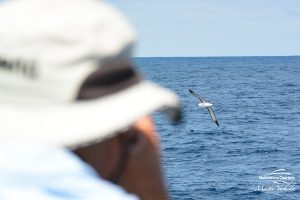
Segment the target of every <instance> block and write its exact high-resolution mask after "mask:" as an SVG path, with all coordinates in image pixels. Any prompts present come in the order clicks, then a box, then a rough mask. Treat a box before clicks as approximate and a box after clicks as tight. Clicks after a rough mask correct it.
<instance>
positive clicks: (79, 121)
mask: <svg viewBox="0 0 300 200" xmlns="http://www.w3.org/2000/svg"><path fill="white" fill-rule="evenodd" d="M178 106H179V101H178V99H177V97H176V95H175V94H174V93H173V92H171V91H169V90H168V89H165V88H162V87H160V86H158V85H156V84H154V83H151V82H148V81H143V82H140V83H138V84H136V85H134V86H131V87H130V88H127V89H125V90H122V91H121V92H118V93H115V94H112V95H109V96H106V97H102V98H99V99H94V100H86V101H77V102H75V101H74V103H69V104H67V103H65V104H63V105H61V104H59V105H55V106H53V105H52V106H39V105H36V106H35V105H32V106H26V107H25V108H16V107H15V106H14V107H12V106H9V105H7V104H6V105H5V106H4V105H0V120H1V126H0V138H1V140H2V141H3V140H6V139H8V140H21V141H23V140H25V141H30V142H39V143H47V144H53V145H60V146H68V147H75V146H80V145H86V144H89V143H92V142H99V141H102V140H104V139H106V138H108V137H112V136H114V134H116V133H118V132H119V131H121V130H122V129H126V128H127V127H129V126H130V125H132V124H133V123H134V122H135V121H136V120H138V119H139V118H141V117H143V116H145V115H148V114H151V113H152V112H154V111H157V110H159V109H162V108H165V107H178Z"/></svg>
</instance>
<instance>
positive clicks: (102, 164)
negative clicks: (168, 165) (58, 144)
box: [74, 117, 168, 200]
mask: <svg viewBox="0 0 300 200" xmlns="http://www.w3.org/2000/svg"><path fill="white" fill-rule="evenodd" d="M124 144H125V145H126V144H127V145H128V144H129V146H127V147H125V148H124ZM158 144H159V141H158V137H157V134H156V132H155V129H154V125H153V122H152V120H151V118H150V117H144V118H142V119H140V120H138V121H137V122H136V123H135V124H134V125H133V126H132V127H131V128H130V129H129V130H128V131H126V132H125V133H121V134H118V135H117V136H115V137H113V138H110V139H107V140H105V141H103V142H100V143H97V144H93V145H90V146H87V147H83V148H79V149H76V150H75V151H74V152H75V153H76V154H77V155H78V156H79V157H80V158H82V159H83V160H84V161H85V162H87V163H89V164H90V165H91V166H92V167H94V169H95V170H96V171H97V172H98V173H99V174H100V176H101V177H103V178H105V179H110V178H111V176H112V175H114V174H115V173H116V169H117V167H118V166H120V162H119V161H120V160H119V159H120V157H122V156H124V155H122V153H121V152H124V149H127V158H126V162H122V164H121V165H122V167H121V168H122V170H117V171H118V172H120V173H119V176H118V179H117V181H116V183H117V184H119V185H120V186H121V187H123V188H124V189H125V190H126V191H127V192H129V193H134V194H136V195H137V196H138V197H139V198H140V199H142V200H154V199H155V200H167V199H168V195H167V192H166V188H165V185H164V180H163V177H162V170H161V163H160V151H159V146H158Z"/></svg>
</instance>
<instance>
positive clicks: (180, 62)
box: [135, 57, 300, 200]
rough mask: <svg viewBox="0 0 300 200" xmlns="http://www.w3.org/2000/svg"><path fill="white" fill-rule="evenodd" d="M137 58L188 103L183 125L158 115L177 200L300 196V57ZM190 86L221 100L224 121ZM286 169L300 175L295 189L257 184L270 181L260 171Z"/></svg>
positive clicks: (171, 186) (147, 71)
mask: <svg viewBox="0 0 300 200" xmlns="http://www.w3.org/2000/svg"><path fill="white" fill-rule="evenodd" d="M135 63H136V65H137V66H138V67H139V68H140V69H141V70H142V71H143V72H144V75H145V76H146V78H148V79H151V80H154V81H156V82H158V83H160V84H162V85H164V86H166V87H169V88H171V89H173V90H174V91H176V92H177V94H178V95H179V96H180V98H181V100H182V103H183V110H184V120H183V122H182V123H181V124H178V125H174V126H172V125H170V123H169V122H168V120H167V119H166V118H165V117H164V116H163V115H155V116H154V117H155V121H156V125H157V130H158V132H159V133H160V136H161V142H162V144H161V145H162V154H163V166H164V170H165V174H166V179H167V180H166V181H167V183H168V187H169V192H170V195H171V197H172V199H174V200H192V199H193V200H194V199H195V200H198V199H219V200H223V199H237V200H240V199H278V200H279V199H280V200H281V199H295V200H296V199H297V200H298V199H300V57H215V58H214V57H212V58H136V59H135ZM189 88H190V89H192V90H194V91H195V92H197V93H199V94H200V95H202V96H204V97H205V98H206V100H208V101H210V102H212V103H214V110H215V113H216V115H217V117H218V120H219V122H220V127H217V126H216V124H214V123H213V122H212V121H211V119H210V116H209V115H208V113H207V111H206V110H204V109H201V108H199V107H198V105H197V103H198V102H197V99H195V98H194V97H193V96H191V95H190V93H189V91H188V89H189ZM153 95H155V94H153ZM281 168H283V169H286V170H288V171H289V172H290V173H291V174H292V175H293V176H294V177H295V185H294V187H295V190H293V191H290V192H287V191H278V190H276V191H275V190H274V191H269V192H265V191H259V190H258V189H257V188H258V185H262V184H269V182H268V183H264V182H263V180H260V179H259V178H258V177H259V176H262V175H264V174H267V173H270V172H272V171H274V170H276V169H281Z"/></svg>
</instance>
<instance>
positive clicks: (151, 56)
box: [132, 55, 300, 58]
mask: <svg viewBox="0 0 300 200" xmlns="http://www.w3.org/2000/svg"><path fill="white" fill-rule="evenodd" d="M225 57H300V55H267V56H264V55H263V56H262V55H259V56H132V58H225Z"/></svg>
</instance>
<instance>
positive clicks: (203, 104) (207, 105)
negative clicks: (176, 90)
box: [189, 89, 219, 126]
mask: <svg viewBox="0 0 300 200" xmlns="http://www.w3.org/2000/svg"><path fill="white" fill-rule="evenodd" d="M189 91H190V93H191V94H192V95H193V96H195V97H197V98H198V99H199V101H200V102H199V104H198V105H199V106H200V107H201V108H206V109H207V110H208V112H209V114H210V116H211V119H212V120H213V121H214V122H215V123H216V124H217V125H218V126H219V122H218V120H217V117H216V115H215V113H214V111H213V109H212V105H213V104H212V103H208V102H206V101H205V100H204V99H203V98H202V97H200V96H199V95H198V94H196V93H195V92H193V91H192V90H190V89H189Z"/></svg>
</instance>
